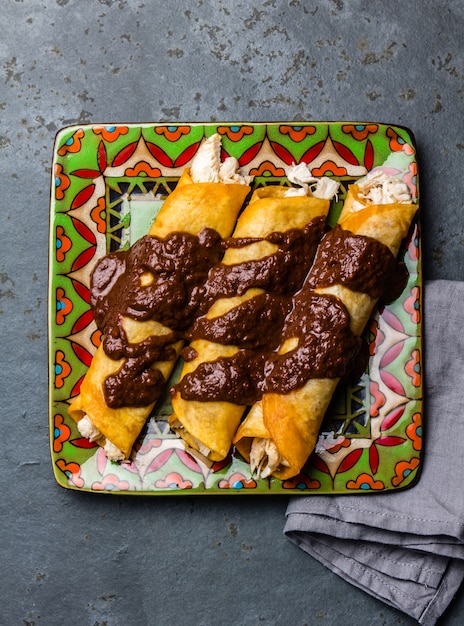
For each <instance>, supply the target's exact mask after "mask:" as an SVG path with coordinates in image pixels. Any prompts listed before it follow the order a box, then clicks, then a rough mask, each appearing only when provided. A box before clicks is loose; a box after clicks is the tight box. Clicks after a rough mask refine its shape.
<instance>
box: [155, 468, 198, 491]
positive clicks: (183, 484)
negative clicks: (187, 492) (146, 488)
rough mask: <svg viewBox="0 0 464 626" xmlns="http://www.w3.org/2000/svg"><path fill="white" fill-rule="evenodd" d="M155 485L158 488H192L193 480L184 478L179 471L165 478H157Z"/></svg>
mask: <svg viewBox="0 0 464 626" xmlns="http://www.w3.org/2000/svg"><path fill="white" fill-rule="evenodd" d="M155 487H157V488H158V489H191V488H192V487H193V483H192V481H191V480H184V479H183V478H182V476H181V475H180V474H179V473H177V472H171V473H170V474H168V475H167V476H166V478H164V479H160V480H157V481H156V482H155Z"/></svg>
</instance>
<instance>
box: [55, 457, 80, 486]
mask: <svg viewBox="0 0 464 626" xmlns="http://www.w3.org/2000/svg"><path fill="white" fill-rule="evenodd" d="M56 465H57V467H58V468H59V469H60V470H61V471H62V472H63V474H66V477H67V478H68V482H69V483H71V484H72V485H74V486H76V487H83V486H84V479H83V478H82V476H81V466H80V465H79V464H78V463H66V461H65V460H64V459H58V460H57V462H56Z"/></svg>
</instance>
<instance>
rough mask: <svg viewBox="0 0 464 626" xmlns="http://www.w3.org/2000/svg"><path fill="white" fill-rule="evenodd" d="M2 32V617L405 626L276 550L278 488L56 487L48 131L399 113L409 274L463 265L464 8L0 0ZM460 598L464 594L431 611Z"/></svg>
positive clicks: (427, 1)
mask: <svg viewBox="0 0 464 626" xmlns="http://www.w3.org/2000/svg"><path fill="white" fill-rule="evenodd" d="M0 26H1V36H0V171H1V179H0V180H1V183H0V184H1V190H2V191H1V194H0V212H1V213H0V215H1V219H2V226H3V227H2V229H1V231H0V232H1V246H0V324H1V328H2V349H1V359H2V374H1V376H0V398H1V407H2V408H1V436H0V515H1V517H0V529H1V530H0V533H1V534H0V538H1V561H2V574H1V575H0V595H1V597H2V602H1V604H0V624H2V625H3V624H5V626H10V625H21V626H23V625H29V626H33V625H34V626H38V625H39V624H42V625H44V626H45V625H46V626H50V625H52V626H54V625H55V624H56V625H62V624H65V623H66V624H79V625H84V626H87V625H88V626H103V625H109V626H119V625H123V624H124V625H125V626H126V625H129V626H132V625H134V626H144V625H145V624H146V625H150V626H151V625H157V624H161V625H164V624H169V625H170V624H176V625H177V624H189V625H190V624H192V625H195V626H197V625H202V624H204V625H208V626H209V625H216V624H221V625H226V626H227V625H229V624H230V625H232V624H234V625H240V626H259V625H263V626H271V625H272V626H274V625H276V626H303V625H305V624H308V625H311V626H312V625H313V624H323V625H324V626H329V625H335V624H337V625H338V624H340V623H343V624H345V625H348V626H349V625H351V624H352V625H354V624H369V625H375V624H378V625H379V626H380V625H382V626H385V625H388V626H390V625H393V624H395V625H398V624H401V625H410V624H412V623H413V622H412V621H411V620H409V619H408V618H406V617H404V616H403V615H401V614H399V613H397V612H395V611H394V610H393V609H390V608H388V607H386V606H385V605H383V604H381V603H379V602H377V601H375V600H374V599H372V598H370V597H369V596H367V595H366V594H364V593H362V592H360V591H358V590H356V589H354V588H352V587H351V586H349V585H348V584H346V583H344V582H343V581H341V580H339V579H338V577H336V576H334V575H332V574H331V573H329V572H328V571H326V570H325V569H324V568H323V567H322V566H320V565H319V564H318V563H316V562H314V561H313V560H311V559H310V558H309V557H306V556H305V555H303V553H301V552H300V551H299V550H297V549H296V548H294V547H293V546H291V545H290V544H289V543H288V542H287V541H286V540H285V539H284V538H283V536H282V530H283V524H284V513H285V507H286V500H285V499H284V498H268V497H265V498H227V497H224V498H222V497H221V498H220V499H218V498H199V499H192V498H185V497H182V498H150V499H138V498H120V497H117V496H111V497H105V496H103V497H102V496H100V497H95V496H92V495H86V494H79V493H73V492H68V491H64V490H62V489H60V488H59V487H58V486H57V485H56V484H55V483H54V479H53V476H52V471H51V465H50V459H49V452H48V422H47V291H46V290H47V271H48V269H47V249H48V211H49V187H50V163H51V157H52V145H53V140H54V136H55V133H56V131H57V130H58V129H59V128H61V127H62V126H65V125H69V124H76V123H88V122H98V123H112V122H150V121H163V122H166V121H173V122H176V121H198V122H202V121H293V120H349V121H374V122H389V123H393V124H401V125H406V126H408V127H409V128H411V129H412V130H413V132H414V134H415V136H416V140H417V145H418V150H419V162H420V167H421V170H420V175H421V200H422V223H423V242H424V273H425V276H426V277H427V278H450V279H463V278H464V232H463V225H464V213H463V210H464V208H463V196H464V183H463V168H462V160H463V157H464V128H463V126H464V124H463V113H464V108H463V104H464V95H463V88H464V47H463V46H464V44H463V32H464V2H462V0H449V1H446V0H422V1H421V0H416V1H409V2H408V1H405V0H390V1H388V2H387V1H385V2H382V1H380V0H371V1H368V0H364V1H361V0H352V1H348V0H321V1H319V2H316V1H313V0H310V1H307V2H305V1H304V0H286V1H284V0H266V1H258V2H253V1H248V2H241V1H239V2H235V1H232V0H228V1H227V0H222V1H221V0H217V1H213V0H204V1H201V0H199V1H198V2H189V1H187V0H181V1H179V0H163V1H159V0H154V1H150V0H56V1H55V0H2V2H1V15H0ZM450 476H452V467H450ZM463 610H464V601H463V599H462V597H461V598H460V599H459V600H458V601H457V602H456V603H455V605H453V606H452V607H451V609H450V611H449V612H448V614H447V616H446V618H445V620H444V621H443V624H447V625H451V624H452V625H457V624H458V623H459V624H461V623H462V622H463Z"/></svg>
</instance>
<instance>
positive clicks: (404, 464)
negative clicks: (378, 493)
mask: <svg viewBox="0 0 464 626" xmlns="http://www.w3.org/2000/svg"><path fill="white" fill-rule="evenodd" d="M419 463H420V461H419V459H418V458H417V457H413V458H412V459H411V460H410V461H399V462H398V463H397V464H396V465H395V476H394V477H393V478H392V485H393V486H394V487H398V485H401V483H402V482H403V481H404V480H406V478H408V476H410V474H411V473H412V472H413V471H414V470H415V469H416V468H417V467H418V466H419Z"/></svg>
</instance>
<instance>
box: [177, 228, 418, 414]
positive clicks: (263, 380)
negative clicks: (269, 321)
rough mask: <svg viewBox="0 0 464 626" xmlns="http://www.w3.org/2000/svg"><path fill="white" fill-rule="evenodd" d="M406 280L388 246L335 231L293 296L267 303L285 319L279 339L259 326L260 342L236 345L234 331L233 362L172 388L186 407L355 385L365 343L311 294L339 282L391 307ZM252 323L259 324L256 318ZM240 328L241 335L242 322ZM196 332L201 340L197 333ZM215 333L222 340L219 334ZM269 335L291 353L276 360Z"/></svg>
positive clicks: (335, 304) (339, 309)
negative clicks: (311, 386) (317, 382)
mask: <svg viewBox="0 0 464 626" xmlns="http://www.w3.org/2000/svg"><path fill="white" fill-rule="evenodd" d="M406 280H407V272H406V269H405V267H404V265H403V264H401V263H399V262H397V260H396V259H395V257H394V256H393V254H392V253H391V251H390V250H389V249H388V247H387V246H385V245H384V244H382V243H380V242H378V241H377V240H375V239H373V238H370V237H365V236H358V235H354V234H353V233H351V232H349V231H346V230H343V229H342V228H341V227H339V226H336V227H335V228H334V229H333V230H331V231H329V232H328V233H326V234H325V235H324V237H323V238H322V240H321V242H320V245H319V248H318V251H317V254H316V257H315V259H314V263H313V265H312V267H311V269H310V271H309V273H308V275H307V278H306V280H305V283H304V286H303V288H302V289H301V290H300V291H298V292H297V293H296V294H295V295H294V296H293V297H288V296H282V297H280V298H276V297H272V298H271V300H270V303H271V310H274V308H280V309H281V310H284V311H287V312H288V313H287V315H286V316H285V319H284V323H283V325H282V327H281V330H280V332H278V333H276V334H275V335H274V334H271V332H269V333H268V332H267V329H266V326H265V324H264V325H263V327H262V332H261V333H259V332H258V333H257V335H258V337H259V340H258V341H257V342H256V344H255V345H251V344H250V343H249V342H246V343H243V344H242V343H241V341H240V330H239V331H238V335H237V337H238V339H235V340H234V338H233V336H232V339H231V343H232V344H233V345H236V346H237V347H238V348H240V349H239V351H238V352H237V353H236V354H235V355H233V356H232V357H221V358H219V359H217V360H216V361H213V362H211V363H201V364H200V365H199V366H198V367H197V369H196V370H195V371H193V372H191V373H189V374H187V375H186V376H184V378H183V379H182V380H181V381H180V383H178V385H177V386H176V387H175V388H176V389H178V390H179V391H180V393H181V395H182V397H183V398H184V399H186V400H217V401H226V402H232V403H234V404H239V405H240V404H242V405H246V404H253V403H254V402H256V401H257V400H259V399H260V398H261V397H262V395H263V394H264V393H277V394H287V393H289V392H291V391H294V390H296V389H299V388H301V387H302V386H303V385H304V384H305V383H306V381H307V380H308V379H310V378H332V379H342V380H348V379H353V378H357V377H358V376H360V375H361V374H362V373H363V372H364V371H365V369H366V366H367V361H368V346H367V343H366V342H365V341H364V340H363V339H362V338H361V337H358V336H356V335H354V334H353V332H352V331H351V329H350V315H349V313H348V310H347V309H346V307H345V305H344V304H343V302H342V301H341V300H340V299H339V298H337V297H335V296H333V295H329V294H325V295H319V294H316V293H315V292H314V289H315V288H317V287H325V286H330V285H333V284H340V283H341V284H343V285H345V286H346V287H348V288H349V289H351V290H353V291H358V292H362V293H367V294H368V295H369V296H371V297H372V298H374V299H378V298H381V299H382V300H383V301H384V302H391V301H393V300H394V299H396V298H397V297H399V295H400V294H401V292H402V291H403V289H404V287H405V284H406ZM238 315H239V314H238ZM255 322H256V324H257V325H258V323H259V324H261V322H260V320H259V319H258V316H256V317H255ZM224 323H225V320H224ZM241 323H242V324H243V327H244V328H245V322H244V320H243V322H241ZM249 324H250V325H252V322H249ZM194 330H195V327H194ZM199 330H200V333H201V332H204V333H205V334H206V332H205V330H204V329H203V328H200V329H199ZM235 332H237V331H235ZM221 333H224V334H226V333H225V331H224V330H223V329H222V328H221ZM276 336H277V337H278V339H279V342H280V343H281V344H283V343H284V341H285V340H286V339H294V340H295V343H296V347H293V348H292V349H291V350H289V351H288V352H286V353H284V354H279V353H278V352H277V351H276V349H275V348H276V345H275V338H276ZM227 338H228V339H229V338H230V335H227ZM218 339H220V335H218V336H217V337H216V340H218ZM212 340H215V339H214V337H212ZM292 345H293V344H292ZM191 356H192V357H194V356H195V355H191Z"/></svg>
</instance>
